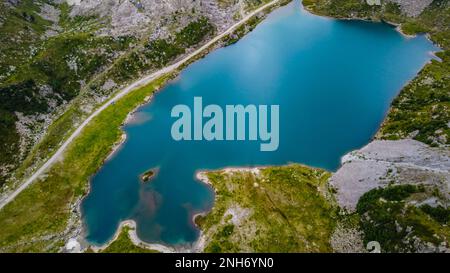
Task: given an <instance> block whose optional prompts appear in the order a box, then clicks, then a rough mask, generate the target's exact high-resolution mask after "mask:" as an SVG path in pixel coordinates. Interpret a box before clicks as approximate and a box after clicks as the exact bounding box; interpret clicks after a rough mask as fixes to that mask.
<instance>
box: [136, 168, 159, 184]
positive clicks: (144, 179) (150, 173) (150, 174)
mask: <svg viewBox="0 0 450 273" xmlns="http://www.w3.org/2000/svg"><path fill="white" fill-rule="evenodd" d="M158 171H159V168H152V169H149V170H148V171H145V172H144V173H143V174H141V175H140V179H141V181H142V182H144V183H145V182H148V181H149V180H151V179H153V178H154V177H155V176H156V175H157V174H158Z"/></svg>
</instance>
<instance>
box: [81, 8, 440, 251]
mask: <svg viewBox="0 0 450 273" xmlns="http://www.w3.org/2000/svg"><path fill="white" fill-rule="evenodd" d="M436 50H438V48H436V47H435V46H434V45H433V44H432V43H431V42H430V41H428V40H427V39H426V37H424V36H418V37H416V38H405V37H404V36H402V35H401V34H399V33H398V32H397V31H396V30H395V29H394V28H393V27H391V26H389V25H387V24H382V23H370V22H362V21H339V20H333V19H329V18H323V17H319V16H315V15H312V14H310V13H308V12H306V11H304V10H303V9H302V7H301V6H300V4H299V2H298V1H294V2H292V3H290V4H289V5H287V6H285V7H282V8H279V9H277V10H276V11H274V12H272V13H271V14H270V16H268V18H267V19H266V20H264V21H263V22H262V23H261V24H259V25H258V27H257V28H256V29H255V30H254V31H252V32H251V33H249V34H248V35H246V36H245V37H244V38H243V39H241V40H240V41H239V42H238V43H236V44H234V45H232V46H228V47H226V48H221V49H218V50H216V51H214V52H212V53H210V54H209V55H208V56H206V57H205V58H204V59H201V60H199V61H197V62H195V63H194V64H192V65H190V66H189V67H188V68H186V69H185V70H184V71H183V72H182V73H181V74H180V76H179V77H178V78H177V79H176V80H174V81H172V82H171V83H169V84H168V85H167V86H166V87H164V88H163V89H162V90H161V92H159V93H158V94H157V95H155V96H154V98H153V100H152V101H151V103H149V104H146V105H144V106H142V107H140V108H139V110H138V111H137V113H136V120H135V121H134V122H132V123H130V124H128V125H126V126H125V128H124V130H125V131H126V134H127V140H126V142H125V143H124V144H123V145H122V146H121V148H120V149H119V150H118V151H117V152H116V153H115V154H114V156H113V157H112V158H111V159H109V160H108V161H107V162H106V163H105V164H104V165H103V166H102V168H101V169H100V170H99V171H98V173H96V174H95V176H93V178H92V181H91V191H90V193H89V195H88V196H87V197H86V198H85V199H84V201H83V203H82V214H83V220H84V224H85V231H86V236H87V240H88V241H89V242H90V243H92V244H95V245H101V244H104V243H106V242H107V241H108V240H110V239H111V238H112V236H113V235H114V234H115V232H116V230H117V228H118V226H119V224H120V222H121V221H123V220H127V219H133V220H135V221H136V223H137V233H138V236H139V237H140V238H141V239H142V240H144V241H147V242H158V243H164V244H187V243H192V242H194V241H195V240H196V239H197V237H198V234H199V231H198V229H197V228H196V227H195V225H194V224H193V222H192V216H193V215H194V214H195V213H198V212H202V211H206V210H208V209H210V208H211V207H212V205H213V201H214V192H213V190H212V189H211V188H209V187H208V186H206V185H205V184H203V183H201V182H199V181H197V180H196V179H195V173H196V171H198V170H204V169H220V168H223V167H229V166H255V165H282V164H286V163H290V162H298V163H302V164H306V165H310V166H314V167H320V168H324V169H327V170H331V171H334V170H336V169H337V168H338V167H339V164H340V158H341V157H342V156H343V155H344V154H345V153H347V152H349V151H351V150H354V149H358V148H360V147H362V146H364V145H365V144H367V143H368V142H369V141H370V140H371V138H372V137H373V135H374V134H375V133H376V131H377V129H378V128H379V126H380V124H381V122H382V120H383V118H384V117H385V115H386V113H387V111H388V108H389V105H390V103H391V101H392V100H393V98H394V97H395V96H396V95H397V94H398V93H399V91H400V90H401V88H402V87H403V86H404V85H405V84H406V83H407V82H408V80H410V79H412V78H413V77H414V76H415V75H416V74H417V72H418V71H419V70H420V69H421V68H422V67H423V65H424V64H425V63H426V62H428V61H429V60H430V59H431V58H433V55H432V54H431V52H432V51H436ZM194 96H200V97H202V98H203V104H204V105H207V104H217V105H220V106H222V107H224V106H225V105H227V104H233V105H235V104H242V105H248V104H255V105H260V104H266V105H272V104H278V105H280V131H279V135H280V142H279V148H278V150H277V151H274V152H261V151H260V146H259V145H260V143H259V142H258V141H212V142H208V141H180V142H177V141H174V140H173V139H172V137H171V126H172V124H173V122H174V121H175V119H174V118H171V116H170V112H171V109H172V107H174V106H175V105H177V104H186V105H189V106H191V107H192V105H193V98H194ZM155 167H158V168H159V173H158V175H157V176H156V177H155V179H153V180H152V181H151V182H149V183H145V184H144V183H142V182H141V181H140V179H139V176H140V174H142V173H143V172H145V171H146V170H148V169H150V168H155Z"/></svg>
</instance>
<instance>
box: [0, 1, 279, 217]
mask: <svg viewBox="0 0 450 273" xmlns="http://www.w3.org/2000/svg"><path fill="white" fill-rule="evenodd" d="M279 1H280V0H273V1H271V2H269V3H267V4H265V5H264V6H261V7H259V8H258V9H256V10H254V11H252V12H251V13H249V14H248V15H247V16H246V17H245V18H243V19H242V20H240V21H239V22H237V23H236V24H234V25H232V26H231V27H230V28H228V29H227V30H226V31H224V32H222V33H221V34H219V35H217V36H216V37H214V38H213V39H211V40H210V41H209V42H207V43H206V44H204V45H203V46H202V47H200V48H199V49H197V50H195V51H194V52H192V53H190V54H189V55H187V56H186V57H184V58H183V59H182V60H180V61H178V62H176V63H174V64H172V65H169V66H167V67H165V68H163V69H161V70H158V71H156V72H154V73H152V74H150V75H148V76H145V77H144V78H142V79H140V80H137V81H135V82H134V83H132V84H130V85H129V86H127V87H126V88H124V89H123V90H122V91H120V92H119V93H118V94H117V95H115V96H114V97H113V98H111V99H110V100H108V101H107V102H106V103H104V104H103V105H102V106H101V107H99V108H98V109H97V110H96V111H95V112H93V113H92V114H91V115H90V116H89V117H88V118H87V119H86V120H85V121H84V122H83V123H81V125H80V126H78V128H77V129H76V130H75V132H73V133H72V135H71V136H70V137H69V138H68V139H67V140H66V141H65V142H64V143H63V144H62V145H61V147H59V149H58V150H57V151H56V153H55V154H53V156H52V157H50V159H48V160H47V162H45V163H44V165H42V166H41V167H40V168H39V169H38V170H37V171H36V172H35V173H34V174H33V175H32V176H30V177H29V178H28V179H27V180H26V181H25V182H24V183H22V184H21V185H20V186H19V187H18V188H17V189H15V190H14V191H13V192H11V193H10V194H8V195H7V196H6V197H5V198H3V199H2V200H0V210H1V209H2V208H3V207H4V206H6V205H7V204H8V203H10V202H11V201H13V200H14V198H16V197H17V195H19V194H20V193H21V192H22V191H23V190H25V189H26V188H27V187H28V186H29V185H30V184H31V183H33V181H34V180H36V179H37V178H38V177H39V176H40V175H41V174H43V173H44V172H45V171H46V170H47V169H48V168H49V167H50V166H51V165H52V164H53V163H54V162H55V161H56V160H58V158H59V157H60V156H61V155H62V154H63V153H64V151H65V150H66V148H67V147H68V146H69V145H70V143H72V141H73V140H74V139H75V138H76V137H77V136H78V135H79V134H80V133H81V131H82V130H83V128H84V127H86V125H88V124H89V122H90V121H91V120H92V119H93V118H95V117H96V116H98V114H100V113H101V112H102V111H103V110H105V109H106V108H107V107H108V106H110V105H111V104H113V103H114V102H115V101H117V100H119V99H120V98H122V97H123V96H125V95H126V94H128V93H130V92H131V91H133V90H136V89H137V88H139V87H142V86H145V85H147V84H149V83H150V82H151V81H153V80H154V79H156V78H158V77H160V76H162V75H164V74H167V73H169V72H172V71H174V70H175V69H177V68H178V67H180V66H182V65H183V64H185V63H186V62H188V61H189V60H190V59H192V58H194V57H195V56H197V55H198V54H200V53H201V52H203V51H204V50H206V49H208V48H209V47H210V46H211V45H213V44H214V43H216V42H218V41H219V40H220V39H222V38H223V37H224V36H226V35H228V34H230V33H232V32H233V31H234V30H235V29H236V28H238V27H239V26H241V25H242V24H243V23H245V22H247V21H248V20H249V19H250V18H252V17H253V16H255V15H256V14H257V13H259V12H261V11H263V10H265V9H266V8H268V7H271V6H273V5H275V4H277V3H278V2H279Z"/></svg>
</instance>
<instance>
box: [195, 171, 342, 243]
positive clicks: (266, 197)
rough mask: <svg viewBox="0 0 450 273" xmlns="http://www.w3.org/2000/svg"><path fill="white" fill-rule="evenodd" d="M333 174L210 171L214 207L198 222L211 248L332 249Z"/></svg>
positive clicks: (335, 218) (334, 222) (198, 219)
mask: <svg viewBox="0 0 450 273" xmlns="http://www.w3.org/2000/svg"><path fill="white" fill-rule="evenodd" d="M329 176H330V174H329V173H328V172H326V171H323V170H318V169H313V168H308V167H304V166H300V165H288V166H284V167H269V168H264V169H262V170H261V174H260V175H254V174H252V173H250V172H234V173H232V174H230V173H225V172H223V171H216V172H210V173H208V178H209V180H210V181H211V183H212V185H213V187H214V189H215V191H216V202H215V204H214V208H213V209H212V211H211V212H210V213H209V214H207V215H206V216H204V217H198V218H197V219H196V223H197V224H198V225H199V227H200V229H201V230H202V231H203V232H205V234H206V236H207V238H209V241H208V243H207V245H206V248H205V251H206V252H331V251H332V249H331V246H330V243H329V239H330V236H331V233H332V232H333V230H334V227H335V225H336V220H337V208H336V207H335V206H334V205H333V201H332V200H330V199H329V198H328V196H330V195H329V189H328V187H327V184H326V181H327V179H328V178H329Z"/></svg>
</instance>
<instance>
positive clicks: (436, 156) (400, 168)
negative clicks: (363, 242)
mask: <svg viewBox="0 0 450 273" xmlns="http://www.w3.org/2000/svg"><path fill="white" fill-rule="evenodd" d="M330 183H331V185H332V186H333V187H334V188H336V189H337V194H336V197H337V201H338V203H339V204H340V205H341V206H342V207H344V208H346V209H348V210H350V211H352V210H354V209H355V207H356V204H357V203H358V200H359V198H360V197H361V196H362V195H363V194H364V193H366V192H368V191H370V190H372V189H374V188H377V187H382V186H387V185H389V184H401V183H409V184H419V183H420V184H427V185H432V186H436V187H437V188H438V189H439V190H440V192H442V193H443V194H445V195H446V196H445V197H446V198H447V199H448V198H450V192H449V189H450V151H449V150H448V149H446V148H431V147H429V146H427V145H425V144H423V143H421V142H419V141H416V140H412V139H404V140H397V141H390V140H376V141H373V142H371V143H369V144H368V145H367V146H365V147H363V148H362V149H360V150H357V151H353V152H351V153H349V154H347V155H345V156H344V157H343V158H342V167H341V168H340V169H339V170H338V171H337V172H336V173H335V174H334V175H333V176H332V177H331V178H330Z"/></svg>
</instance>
